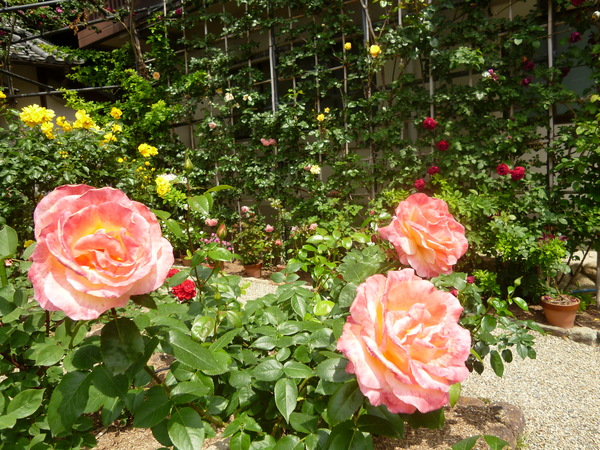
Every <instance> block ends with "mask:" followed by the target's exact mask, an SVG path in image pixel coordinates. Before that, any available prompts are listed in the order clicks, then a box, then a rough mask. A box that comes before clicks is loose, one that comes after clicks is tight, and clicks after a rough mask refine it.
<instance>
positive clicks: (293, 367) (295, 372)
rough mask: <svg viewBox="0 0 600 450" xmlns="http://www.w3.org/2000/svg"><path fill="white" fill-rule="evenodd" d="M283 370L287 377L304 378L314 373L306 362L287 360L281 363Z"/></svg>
mask: <svg viewBox="0 0 600 450" xmlns="http://www.w3.org/2000/svg"><path fill="white" fill-rule="evenodd" d="M283 372H284V373H285V375H286V376H287V377H288V378H299V379H303V380H304V379H306V378H310V377H312V376H313V375H314V371H313V370H312V369H311V368H310V367H308V366H307V365H306V364H302V363H301V362H297V361H288V362H286V363H285V364H284V365H283Z"/></svg>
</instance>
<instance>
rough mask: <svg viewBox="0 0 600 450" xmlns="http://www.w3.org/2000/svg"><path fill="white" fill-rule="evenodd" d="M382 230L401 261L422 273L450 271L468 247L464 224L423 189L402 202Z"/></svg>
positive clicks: (430, 274) (446, 206) (444, 203)
mask: <svg viewBox="0 0 600 450" xmlns="http://www.w3.org/2000/svg"><path fill="white" fill-rule="evenodd" d="M379 234H380V235H381V237H382V238H383V239H386V240H388V241H390V242H391V243H392V245H393V246H394V248H395V249H396V252H397V253H398V256H399V258H400V262H401V263H402V264H409V265H410V266H411V267H412V268H413V269H415V271H416V272H417V275H419V276H421V277H434V276H437V275H439V274H449V273H451V272H452V266H453V265H455V264H456V263H457V261H458V259H459V258H460V257H461V256H462V255H464V254H465V252H466V251H467V249H468V247H469V244H468V242H467V239H466V238H465V228H464V227H463V226H462V225H461V224H460V223H458V222H457V221H456V220H454V217H452V215H451V214H450V213H449V212H448V205H447V204H446V202H444V201H443V200H440V199H437V198H432V197H428V196H427V195H425V194H420V193H418V194H413V195H411V196H410V197H408V198H407V199H406V200H405V201H402V202H400V204H399V205H398V207H397V208H396V214H395V216H394V217H393V218H392V222H391V223H390V224H389V225H388V226H385V227H382V228H380V229H379Z"/></svg>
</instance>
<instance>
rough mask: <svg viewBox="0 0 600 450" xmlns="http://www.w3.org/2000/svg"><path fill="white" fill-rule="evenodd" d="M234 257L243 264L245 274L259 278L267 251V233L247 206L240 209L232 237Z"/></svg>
mask: <svg viewBox="0 0 600 450" xmlns="http://www.w3.org/2000/svg"><path fill="white" fill-rule="evenodd" d="M233 244H234V247H235V253H236V258H237V259H238V260H239V261H240V262H241V263H242V265H243V266H244V270H245V271H246V275H248V276H252V277H256V278H260V276H261V270H262V263H263V259H264V254H265V252H266V251H267V233H266V232H265V230H264V225H263V224H262V221H261V220H260V218H259V217H258V216H257V215H256V214H254V213H253V212H251V211H250V210H249V208H248V207H244V208H243V209H242V220H241V221H240V223H239V226H238V230H237V233H236V234H235V236H234V238H233Z"/></svg>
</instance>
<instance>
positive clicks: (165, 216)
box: [151, 209, 171, 220]
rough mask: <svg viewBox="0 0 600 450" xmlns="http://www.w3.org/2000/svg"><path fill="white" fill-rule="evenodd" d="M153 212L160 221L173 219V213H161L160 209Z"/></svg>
mask: <svg viewBox="0 0 600 450" xmlns="http://www.w3.org/2000/svg"><path fill="white" fill-rule="evenodd" d="M151 211H152V213H153V214H154V215H155V216H156V217H158V218H159V219H160V220H167V219H168V218H169V217H171V213H169V212H167V211H161V210H160V209H152V210H151Z"/></svg>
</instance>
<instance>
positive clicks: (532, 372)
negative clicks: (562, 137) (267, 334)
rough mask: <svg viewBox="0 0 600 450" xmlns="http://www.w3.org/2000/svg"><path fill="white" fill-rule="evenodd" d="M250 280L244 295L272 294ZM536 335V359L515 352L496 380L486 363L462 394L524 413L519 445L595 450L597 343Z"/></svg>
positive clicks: (598, 429) (598, 441) (598, 437)
mask: <svg viewBox="0 0 600 450" xmlns="http://www.w3.org/2000/svg"><path fill="white" fill-rule="evenodd" d="M247 280H251V281H252V282H251V284H250V286H249V287H248V288H247V289H246V293H245V295H244V296H243V298H244V299H250V298H256V297H260V296H262V295H265V294H268V293H272V292H275V290H276V289H277V286H275V285H274V284H273V283H271V282H270V281H268V280H257V279H247ZM535 335H536V345H535V349H536V352H537V358H536V359H525V360H522V359H521V358H520V357H518V356H515V359H514V360H513V362H512V363H510V364H506V365H505V370H504V376H503V377H502V378H498V377H497V376H496V375H495V374H494V372H493V370H492V369H491V368H490V366H489V362H488V361H486V369H485V370H484V372H483V374H482V375H479V374H477V373H472V374H471V375H470V376H469V378H467V379H466V380H465V381H464V382H463V390H462V394H463V395H464V396H467V397H475V398H482V399H490V400H493V401H505V402H508V403H510V404H512V405H515V406H518V407H519V408H521V409H522V410H523V413H524V415H525V434H524V436H523V439H522V444H523V448H527V449H530V450H542V449H544V450H600V347H593V346H590V345H585V344H581V343H578V342H574V341H572V340H569V339H565V338H562V337H556V336H553V335H550V334H547V335H540V334H537V333H536V334H535Z"/></svg>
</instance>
